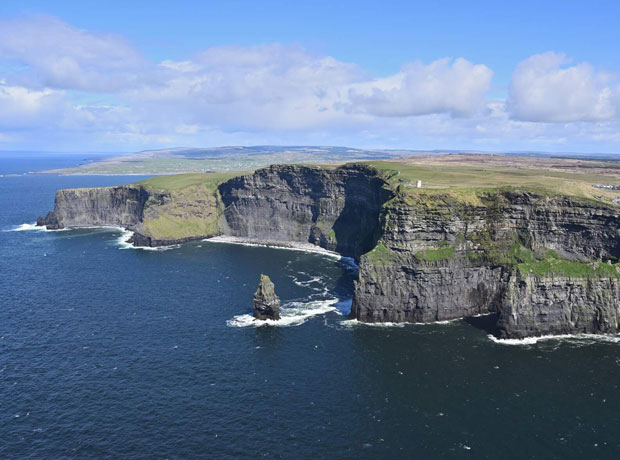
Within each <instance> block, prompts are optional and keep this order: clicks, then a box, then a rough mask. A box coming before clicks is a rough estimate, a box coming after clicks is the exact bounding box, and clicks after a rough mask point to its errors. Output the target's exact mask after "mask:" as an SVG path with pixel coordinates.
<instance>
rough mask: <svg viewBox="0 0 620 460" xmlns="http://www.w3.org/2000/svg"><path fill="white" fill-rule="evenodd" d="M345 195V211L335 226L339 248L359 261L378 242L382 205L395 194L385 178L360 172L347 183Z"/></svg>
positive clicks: (340, 251) (333, 227)
mask: <svg viewBox="0 0 620 460" xmlns="http://www.w3.org/2000/svg"><path fill="white" fill-rule="evenodd" d="M344 195H345V196H344V206H343V208H342V212H341V213H340V215H339V216H338V218H337V219H336V220H335V221H334V225H333V226H332V230H333V231H334V236H335V239H336V251H337V252H339V253H340V254H343V255H346V256H350V257H354V258H355V260H359V257H360V256H361V255H362V254H365V253H366V252H368V251H370V250H371V249H372V248H374V247H375V245H376V244H377V241H378V240H379V238H380V236H381V225H380V217H381V210H382V206H383V203H385V202H386V201H388V200H389V199H390V198H392V197H393V193H392V192H391V191H389V190H387V189H386V188H384V182H383V180H382V179H379V178H376V177H368V176H365V175H359V176H357V177H353V178H351V179H349V180H348V181H347V182H346V184H345V194H344Z"/></svg>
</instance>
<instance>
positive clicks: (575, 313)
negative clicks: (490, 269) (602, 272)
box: [498, 273, 620, 338]
mask: <svg viewBox="0 0 620 460" xmlns="http://www.w3.org/2000/svg"><path fill="white" fill-rule="evenodd" d="M619 324H620V280H618V279H617V278H613V279H611V278H598V279H592V278H589V279H585V278H570V277H565V276H548V277H537V276H534V275H525V276H523V275H520V274H519V273H514V274H513V276H511V277H510V279H509V281H508V283H507V286H506V290H505V294H504V297H503V302H502V309H501V315H500V318H499V321H498V326H499V331H500V334H501V336H502V337H510V338H524V337H530V336H537V335H557V334H578V333H593V332H594V333H615V332H618V331H619Z"/></svg>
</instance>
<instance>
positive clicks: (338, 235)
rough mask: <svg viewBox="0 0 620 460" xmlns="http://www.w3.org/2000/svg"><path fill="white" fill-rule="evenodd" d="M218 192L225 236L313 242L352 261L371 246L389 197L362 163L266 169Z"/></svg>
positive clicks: (244, 177) (379, 181) (383, 187)
mask: <svg viewBox="0 0 620 460" xmlns="http://www.w3.org/2000/svg"><path fill="white" fill-rule="evenodd" d="M219 192H220V196H221V199H222V202H223V204H224V217H225V227H226V228H225V229H224V232H225V233H227V234H229V235H232V236H237V237H243V238H250V239H254V240H261V241H272V242H289V241H295V242H303V243H313V244H316V245H318V246H321V247H323V248H325V249H329V250H333V251H337V252H339V253H341V254H343V255H347V256H353V257H359V256H360V255H361V254H363V253H365V252H367V251H368V250H370V249H372V247H373V246H374V244H375V242H376V240H377V238H378V236H379V234H378V227H379V214H380V212H381V207H382V205H383V203H384V202H385V201H387V200H388V199H389V198H391V197H392V196H393V192H392V191H391V190H389V188H387V187H386V184H385V182H384V180H383V179H381V178H380V177H379V174H378V173H377V171H376V170H375V169H373V168H369V167H367V166H361V165H356V166H343V167H340V168H336V169H325V168H317V167H308V166H271V167H269V168H265V169H260V170H258V171H256V172H255V173H254V174H251V175H248V176H241V177H237V178H234V179H231V180H229V181H227V182H225V183H223V184H221V185H220V186H219Z"/></svg>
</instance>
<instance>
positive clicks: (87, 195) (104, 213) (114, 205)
mask: <svg viewBox="0 0 620 460" xmlns="http://www.w3.org/2000/svg"><path fill="white" fill-rule="evenodd" d="M148 197H149V195H148V193H147V192H146V190H144V188H143V187H142V186H140V185H122V186H118V187H97V188H83V189H68V190H58V191H57V192H56V198H55V201H54V210H53V211H52V212H50V213H48V214H47V216H46V217H45V218H39V220H38V221H37V223H38V225H46V226H47V227H48V228H52V229H58V228H65V227H92V226H105V225H118V226H122V227H129V228H131V227H134V226H136V225H137V224H138V223H139V222H141V220H142V213H143V210H144V205H145V203H146V201H147V200H148Z"/></svg>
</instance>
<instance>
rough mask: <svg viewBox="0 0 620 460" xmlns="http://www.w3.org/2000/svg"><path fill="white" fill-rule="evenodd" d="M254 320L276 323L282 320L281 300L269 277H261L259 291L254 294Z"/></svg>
mask: <svg viewBox="0 0 620 460" xmlns="http://www.w3.org/2000/svg"><path fill="white" fill-rule="evenodd" d="M254 318H256V319H260V320H266V319H270V320H275V321H277V320H279V319H280V298H279V297H278V296H277V295H276V292H275V286H274V285H273V283H272V282H271V279H269V277H268V276H267V275H262V274H261V275H260V281H259V282H258V289H257V290H256V292H255V293H254Z"/></svg>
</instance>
